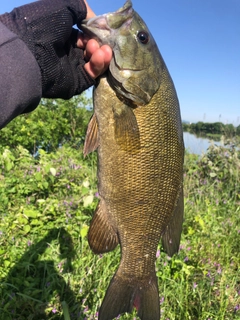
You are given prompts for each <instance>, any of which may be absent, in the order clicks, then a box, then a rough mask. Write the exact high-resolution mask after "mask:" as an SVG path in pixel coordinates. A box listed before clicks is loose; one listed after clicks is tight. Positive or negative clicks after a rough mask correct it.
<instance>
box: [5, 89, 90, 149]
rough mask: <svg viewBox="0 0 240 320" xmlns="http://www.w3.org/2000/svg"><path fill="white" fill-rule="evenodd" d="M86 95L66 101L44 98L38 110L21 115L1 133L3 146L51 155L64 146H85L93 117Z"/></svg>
mask: <svg viewBox="0 0 240 320" xmlns="http://www.w3.org/2000/svg"><path fill="white" fill-rule="evenodd" d="M90 105H91V99H87V98H86V94H85V93H84V94H82V95H80V96H76V97H73V98H72V99H70V100H68V101H65V100H61V99H57V100H50V99H49V100H47V99H42V100H41V102H40V104H39V106H38V107H37V109H36V110H34V111H33V112H31V113H29V114H24V115H21V116H19V117H17V118H15V119H14V120H13V121H12V122H10V123H9V124H8V125H7V126H6V127H5V128H3V129H2V130H1V131H0V147H6V146H9V147H10V148H15V147H16V146H18V145H22V146H23V147H24V148H26V149H27V150H29V151H30V152H31V153H32V154H36V152H37V151H38V149H39V148H41V149H44V150H45V151H48V152H51V151H53V150H55V149H56V148H58V147H59V146H61V145H63V144H64V143H69V144H71V145H74V144H79V143H82V142H83V140H84V137H85V133H86V128H87V123H88V121H89V119H90V117H91V113H92V112H91V108H88V109H87V108H86V107H87V106H90Z"/></svg>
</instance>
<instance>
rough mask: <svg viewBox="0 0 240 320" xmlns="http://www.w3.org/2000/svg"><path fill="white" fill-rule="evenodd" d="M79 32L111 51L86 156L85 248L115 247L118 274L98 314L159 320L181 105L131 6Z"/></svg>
mask: <svg viewBox="0 0 240 320" xmlns="http://www.w3.org/2000/svg"><path fill="white" fill-rule="evenodd" d="M81 29H82V30H83V32H84V33H86V34H88V35H89V36H90V37H92V38H95V39H96V40H97V41H98V42H99V43H100V44H108V45H110V46H111V48H112V49H113V58H112V60H111V63H110V66H109V70H108V72H107V73H106V74H105V75H103V76H101V77H100V79H99V82H98V84H97V86H96V88H95V89H94V94H93V103H94V114H93V117H92V118H91V120H90V122H89V125H88V129H87V134H86V140H85V146H84V154H85V155H86V154H88V153H89V152H92V151H93V150H95V149H97V153H98V190H99V196H100V201H99V204H98V207H97V209H96V211H95V213H94V216H93V219H92V222H91V225H90V229H89V233H88V241H89V245H90V247H91V249H92V250H93V252H94V253H97V254H99V253H104V252H109V251H111V250H114V248H115V247H116V246H117V245H118V244H120V246H121V262H120V266H119V268H118V270H117V272H116V273H115V275H114V277H113V278H112V280H111V283H110V285H109V287H108V289H107V292H106V295H105V298H104V300H103V303H102V305H101V307H100V311H99V319H100V320H109V319H113V318H115V317H117V316H118V315H119V314H121V313H124V312H131V311H132V309H133V307H135V308H136V309H137V312H138V316H139V317H140V318H141V319H142V320H158V319H159V318H160V305H159V293H158V284H157V277H156V273H155V260H156V251H157V246H158V243H159V241H160V239H161V238H162V243H163V247H164V249H165V250H166V252H167V253H168V254H169V255H170V256H172V255H173V254H174V253H175V252H177V251H178V248H179V243H180V237H181V231H182V221H183V186H182V184H183V160H184V144H183V133H182V124H181V116H180V110H179V102H178V98H177V94H176V90H175V87H174V84H173V82H172V79H171V76H170V75H169V72H168V70H167V67H166V65H165V63H164V60H163V58H162V56H161V54H160V52H159V50H158V47H157V45H156V43H155V41H154V39H153V37H152V35H151V33H150V31H149V30H148V28H147V26H146V24H145V23H144V21H143V20H142V19H141V17H140V16H139V15H138V14H137V13H136V12H135V11H134V10H133V8H132V3H131V1H127V2H126V3H125V5H124V6H123V7H122V8H120V9H119V10H117V11H116V12H113V13H108V14H104V15H102V16H98V17H95V18H92V19H90V20H85V21H83V24H82V25H81Z"/></svg>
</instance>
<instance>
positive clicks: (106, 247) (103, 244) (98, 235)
mask: <svg viewBox="0 0 240 320" xmlns="http://www.w3.org/2000/svg"><path fill="white" fill-rule="evenodd" d="M88 243H89V245H90V247H91V249H92V251H93V252H94V253H97V254H99V253H104V252H109V251H112V250H114V249H115V247H116V246H117V245H118V243H119V241H118V236H117V233H116V231H115V230H114V228H113V226H112V225H111V223H110V222H109V219H108V216H107V214H106V208H105V206H104V202H103V201H102V200H101V201H100V203H99V204H98V207H97V209H96V211H95V213H94V216H93V219H92V222H91V225H90V229H89V232H88Z"/></svg>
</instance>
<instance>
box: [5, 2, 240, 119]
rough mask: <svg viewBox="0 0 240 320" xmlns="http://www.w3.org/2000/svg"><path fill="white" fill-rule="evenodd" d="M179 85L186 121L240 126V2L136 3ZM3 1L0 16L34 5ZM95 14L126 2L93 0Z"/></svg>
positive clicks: (135, 7) (176, 83) (178, 90)
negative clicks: (217, 122) (0, 14)
mask: <svg viewBox="0 0 240 320" xmlns="http://www.w3.org/2000/svg"><path fill="white" fill-rule="evenodd" d="M132 1H133V7H134V9H135V10H136V11H137V12H138V13H139V14H140V15H141V17H142V18H143V19H144V21H145V22H146V24H147V25H148V27H149V29H150V30H151V32H152V34H153V36H154V38H155V40H156V42H157V44H158V47H159V49H160V52H161V53H162V55H163V58H164V60H165V62H166V64H167V66H168V69H169V71H170V73H171V76H172V78H173V81H174V83H175V86H176V89H177V92H178V97H179V101H180V106H181V114H182V118H183V119H184V120H188V121H191V122H196V121H206V122H213V121H219V120H220V121H221V122H223V123H233V124H234V125H239V124H240V0H151V1H149V2H148V1H143V0H132ZM29 2H32V1H27V0H8V1H1V3H0V13H4V12H6V11H11V10H12V9H13V8H14V7H16V6H20V5H23V4H25V3H29ZM88 3H89V5H90V6H91V7H92V9H93V10H94V11H95V13H96V14H102V13H106V12H109V11H115V10H117V9H118V8H120V7H121V6H122V5H123V3H124V0H123V1H121V0H114V1H113V0H88Z"/></svg>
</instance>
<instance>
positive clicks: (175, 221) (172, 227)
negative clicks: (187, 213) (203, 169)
mask: <svg viewBox="0 0 240 320" xmlns="http://www.w3.org/2000/svg"><path fill="white" fill-rule="evenodd" d="M183 211H184V199H183V187H182V186H181V189H180V192H179V196H178V201H177V204H176V206H175V208H174V210H173V213H172V216H171V219H170V221H169V224H168V225H167V227H166V229H165V231H164V234H163V235H162V245H163V249H164V251H165V252H167V254H168V255H169V256H170V257H171V256H173V255H174V253H176V252H178V249H179V244H180V239H181V233H182V224H183Z"/></svg>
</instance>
